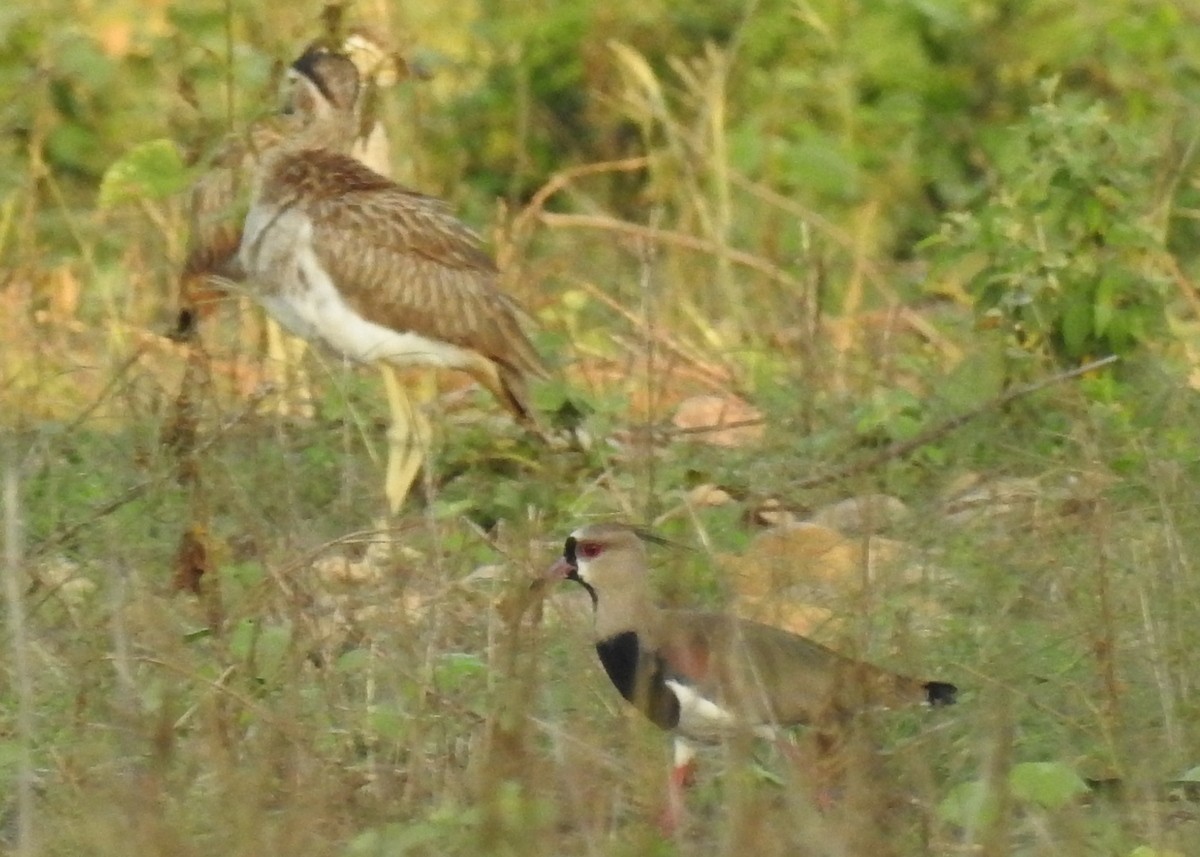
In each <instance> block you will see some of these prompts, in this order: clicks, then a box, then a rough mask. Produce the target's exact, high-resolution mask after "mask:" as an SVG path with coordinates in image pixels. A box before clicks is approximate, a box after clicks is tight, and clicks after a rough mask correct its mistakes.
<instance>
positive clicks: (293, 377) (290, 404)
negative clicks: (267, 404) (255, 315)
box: [266, 316, 313, 417]
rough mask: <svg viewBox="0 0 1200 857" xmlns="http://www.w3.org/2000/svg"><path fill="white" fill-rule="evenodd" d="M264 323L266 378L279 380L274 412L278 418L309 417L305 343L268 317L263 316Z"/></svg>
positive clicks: (309, 391)
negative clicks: (267, 374)
mask: <svg viewBox="0 0 1200 857" xmlns="http://www.w3.org/2000/svg"><path fill="white" fill-rule="evenodd" d="M266 323H267V357H268V360H269V365H270V369H271V376H270V377H271V380H272V381H278V383H279V399H278V400H277V404H276V406H275V412H276V413H277V414H279V416H281V417H289V416H298V417H311V416H312V415H313V393H312V385H311V383H310V381H309V378H308V373H307V372H305V371H304V353H305V352H306V351H307V350H308V343H307V342H305V341H304V340H303V339H300V338H299V337H296V336H289V335H288V334H287V333H285V332H284V330H283V328H281V327H280V326H279V323H278V322H277V321H275V319H273V318H271V317H270V316H267V318H266ZM293 396H294V400H293Z"/></svg>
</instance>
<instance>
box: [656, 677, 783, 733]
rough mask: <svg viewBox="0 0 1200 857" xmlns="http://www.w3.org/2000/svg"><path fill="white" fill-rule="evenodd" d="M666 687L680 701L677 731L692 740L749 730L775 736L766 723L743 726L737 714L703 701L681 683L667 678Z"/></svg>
mask: <svg viewBox="0 0 1200 857" xmlns="http://www.w3.org/2000/svg"><path fill="white" fill-rule="evenodd" d="M667 687H668V688H670V689H671V692H672V693H674V694H675V698H676V699H678V700H679V731H680V732H682V733H683V734H684V735H689V736H691V737H693V738H700V739H713V738H719V737H721V736H723V735H728V734H729V733H730V732H733V731H735V730H737V729H746V728H749V729H750V731H751V732H753V733H754V734H755V735H757V736H758V737H759V738H767V739H770V738H773V737H775V730H774V729H773V728H772V727H771V726H770V725H769V724H765V723H757V724H756V723H744V722H742V721H741V720H740V719H739V718H738V717H737V715H736V714H734V713H733V712H732V711H729V710H728V709H725V708H722V707H721V706H720V705H719V704H717V703H716V702H713V701H712V700H711V699H705V698H704V697H703V696H701V695H700V694H699V693H697V692H696V691H695V690H693V689H692V688H690V687H688V686H687V685H686V684H683V683H682V682H678V681H673V680H672V679H667Z"/></svg>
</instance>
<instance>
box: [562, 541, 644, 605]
mask: <svg viewBox="0 0 1200 857" xmlns="http://www.w3.org/2000/svg"><path fill="white" fill-rule="evenodd" d="M546 577H547V578H551V579H558V580H562V579H565V580H573V581H575V582H576V583H578V584H580V585H581V586H583V588H584V589H586V590H587V591H588V594H589V595H591V596H592V602H593V603H594V604H596V605H599V603H600V599H601V597H603V595H604V594H605V593H608V594H610V595H612V594H614V593H630V592H636V593H641V592H643V591H644V590H646V589H647V587H648V586H649V583H648V581H647V562H646V546H645V544H643V542H642V538H641V536H640V535H639V534H638V532H637V530H635V529H634V528H632V527H628V526H625V525H624V524H588V525H587V526H585V527H580V528H579V529H577V530H576V531H575V532H573V533H571V535H569V536H567V541H566V544H565V545H564V546H563V554H562V556H561V557H559V559H558V560H557V561H556V562H555V563H554V565H552V566H551V567H550V569H549V570H548V571H547V572H546Z"/></svg>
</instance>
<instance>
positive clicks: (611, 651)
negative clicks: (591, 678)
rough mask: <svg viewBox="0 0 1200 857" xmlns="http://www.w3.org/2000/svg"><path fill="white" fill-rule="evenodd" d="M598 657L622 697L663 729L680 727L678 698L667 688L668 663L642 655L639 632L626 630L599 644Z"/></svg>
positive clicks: (649, 653) (646, 654) (650, 653)
mask: <svg viewBox="0 0 1200 857" xmlns="http://www.w3.org/2000/svg"><path fill="white" fill-rule="evenodd" d="M596 654H598V655H599V656H600V663H601V664H603V665H604V671H605V672H607V673H608V677H609V678H610V679H611V680H612V683H613V684H614V685H616V687H617V690H619V691H620V692H621V696H623V697H625V698H626V699H627V700H629V701H630V702H631V703H633V704H634V706H636V707H637V709H638V710H639V711H641V712H642V713H643V714H645V715H646V716H647V717H649V718H650V720H651V721H653V722H654V724H655V725H656V726H658V727H660V728H662V729H674V728H675V727H676V726H678V725H679V699H678V698H676V696H675V694H674V693H673V692H672V691H671V688H669V687H667V670H666V664H665V663H664V662H663V660H662V658H660V657H659V656H658V655H657V654H656V653H654V652H643V651H642V648H641V645H640V644H639V642H638V635H637V632H636V631H624V632H622V633H620V634H615V635H613V636H611V637H608V638H607V639H604V640H601V641H600V642H598V643H596Z"/></svg>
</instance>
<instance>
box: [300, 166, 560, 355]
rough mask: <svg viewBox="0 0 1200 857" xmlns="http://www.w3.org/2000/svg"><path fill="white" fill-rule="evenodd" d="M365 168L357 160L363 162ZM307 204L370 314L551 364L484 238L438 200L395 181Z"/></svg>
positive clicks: (337, 271) (339, 274)
mask: <svg viewBox="0 0 1200 857" xmlns="http://www.w3.org/2000/svg"><path fill="white" fill-rule="evenodd" d="M356 166H357V165H356ZM345 178H346V179H347V183H348V184H349V185H350V189H348V190H343V192H342V193H340V194H337V195H332V194H331V195H321V196H318V197H316V198H314V197H311V196H310V197H308V199H307V200H306V201H305V202H302V203H298V204H300V205H302V206H303V207H304V210H305V213H307V214H308V215H309V216H310V217H311V218H312V219H313V221H314V224H315V229H314V250H315V252H316V254H317V257H318V259H319V260H320V261H321V264H322V265H323V266H324V267H325V269H326V270H327V271H328V272H329V274H330V276H331V277H332V278H333V280H334V282H336V283H337V285H338V288H339V289H340V290H341V292H342V294H343V295H344V296H345V298H346V301H347V302H348V303H349V304H350V306H351V307H353V308H354V309H355V311H356V312H358V313H359V314H360V315H362V316H363V317H364V318H367V319H370V320H371V321H374V322H376V323H378V324H382V325H384V326H386V327H389V328H392V329H394V330H402V331H414V332H417V333H420V334H421V335H423V336H428V337H430V338H434V339H439V340H442V341H444V342H449V343H451V344H453V345H457V346H459V347H462V348H469V349H472V350H474V351H477V352H479V353H480V354H482V355H483V356H485V357H487V358H488V359H490V360H492V361H494V362H496V363H498V364H500V365H501V366H504V367H508V368H509V369H511V370H515V371H516V372H517V373H519V374H523V375H533V376H538V377H540V376H543V375H544V374H545V369H544V367H543V365H542V362H541V360H540V358H539V357H538V354H537V352H536V350H535V349H534V347H533V344H532V343H531V342H530V341H529V339H528V337H527V336H526V334H525V332H524V330H523V329H522V327H521V315H522V312H521V309H520V307H519V306H518V304H517V303H516V302H515V301H514V300H513V299H512V298H510V297H508V296H507V295H505V294H504V293H503V292H501V291H500V290H499V289H498V288H497V287H496V273H497V272H496V266H495V264H494V263H493V262H492V259H491V257H489V256H488V255H487V254H486V253H485V252H484V251H483V249H482V248H481V246H480V241H479V237H478V236H477V235H476V234H475V233H474V232H472V231H471V230H470V229H469V228H468V227H466V226H465V225H464V224H463V223H461V222H460V221H459V220H457V219H456V218H455V217H453V216H452V215H451V214H450V213H449V211H448V209H447V208H446V206H445V205H444V204H443V203H442V202H440V201H439V200H436V199H434V198H432V197H428V196H424V195H423V194H419V193H415V192H413V191H408V190H405V189H404V188H401V187H399V186H397V185H394V184H391V183H387V184H386V185H376V186H374V187H370V186H368V187H364V188H363V189H354V188H353V181H350V180H351V179H354V178H361V179H362V181H363V182H364V183H366V179H367V177H366V176H358V175H357V174H356V173H355V174H348V175H347V176H345Z"/></svg>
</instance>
